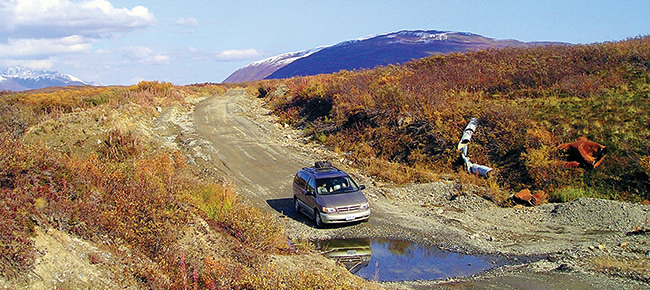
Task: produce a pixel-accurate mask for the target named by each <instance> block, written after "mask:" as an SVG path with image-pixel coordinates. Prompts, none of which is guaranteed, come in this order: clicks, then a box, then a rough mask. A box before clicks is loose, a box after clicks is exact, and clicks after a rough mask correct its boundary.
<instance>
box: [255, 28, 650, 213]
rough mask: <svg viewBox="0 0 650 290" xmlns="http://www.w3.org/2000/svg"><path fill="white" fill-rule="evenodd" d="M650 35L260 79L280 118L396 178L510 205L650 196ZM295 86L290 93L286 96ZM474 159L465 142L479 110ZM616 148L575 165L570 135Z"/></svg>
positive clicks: (371, 170) (263, 94)
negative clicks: (517, 198)
mask: <svg viewBox="0 0 650 290" xmlns="http://www.w3.org/2000/svg"><path fill="white" fill-rule="evenodd" d="M649 68H650V37H648V36H643V37H636V38H631V39H627V40H624V41H619V42H608V43H596V44H590V45H551V46H533V47H529V48H504V49H487V50H480V51H473V52H468V53H453V54H448V55H434V56H431V57H428V58H424V59H420V60H415V61H412V62H409V63H405V64H402V65H389V66H386V67H379V68H376V69H372V70H361V71H341V72H339V73H335V74H331V75H317V76H310V77H296V78H292V79H287V80H268V81H262V82H258V83H253V84H251V86H252V87H251V88H252V89H251V91H253V90H254V91H256V93H257V95H258V96H259V97H262V98H265V100H266V102H267V103H268V104H269V106H270V107H271V108H272V110H273V112H274V114H276V115H277V116H279V118H280V121H281V122H283V123H286V124H290V125H292V126H294V127H296V128H302V129H303V130H304V131H305V133H306V134H307V135H308V136H310V137H311V138H312V140H315V141H318V142H322V143H323V144H325V145H327V146H329V147H330V148H332V149H333V150H335V151H337V152H341V153H344V154H345V156H346V157H347V158H349V159H351V160H352V161H353V162H354V163H355V164H356V165H357V166H359V167H361V168H363V169H364V170H365V171H366V172H368V173H370V174H372V175H375V176H377V177H378V178H381V179H384V180H387V181H392V182H396V183H407V182H427V181H432V180H436V179H438V178H440V177H441V176H442V175H445V176H450V175H451V176H456V179H457V180H460V181H461V182H462V183H465V184H477V185H481V186H483V187H485V188H488V189H489V190H488V192H487V193H484V196H485V197H486V198H489V199H492V200H494V201H495V202H497V203H499V204H506V203H508V197H510V196H511V194H512V193H514V192H517V191H519V190H522V189H529V190H531V191H545V192H546V193H547V195H548V196H549V199H550V200H551V201H569V200H573V199H576V198H580V197H598V198H608V199H617V200H627V201H636V202H645V203H647V202H648V199H650V180H649V178H648V176H649V174H650V153H648V152H650V150H649V149H650V141H649V140H650V139H649V138H648V137H649V135H650V98H649V94H650V83H649V80H650V71H649ZM285 92H286V93H285ZM472 117H477V118H478V119H479V127H478V129H477V132H476V133H475V134H474V136H473V137H472V143H471V144H470V145H469V157H470V158H471V160H472V162H474V163H478V164H483V165H487V166H490V167H492V168H495V169H496V170H495V171H494V172H492V173H494V174H492V173H491V174H492V175H491V176H490V177H488V178H480V177H476V176H472V175H470V174H467V173H466V172H464V168H463V163H462V160H461V159H460V157H459V156H460V154H459V152H458V151H456V146H455V145H456V144H457V142H458V140H459V138H460V136H461V134H462V130H463V128H464V127H465V126H466V125H467V122H468V121H469V120H470V119H471V118H472ZM581 136H584V137H587V138H588V139H589V140H592V141H595V142H598V143H600V144H602V145H605V146H606V147H607V149H608V154H607V156H606V157H605V159H604V162H603V163H602V164H601V166H599V167H598V168H595V169H594V168H578V169H576V168H565V167H563V166H562V163H561V162H557V161H559V160H562V159H563V158H564V157H565V156H562V153H561V152H558V150H557V146H558V145H559V144H561V143H567V142H573V141H575V140H576V139H577V138H578V137H581Z"/></svg>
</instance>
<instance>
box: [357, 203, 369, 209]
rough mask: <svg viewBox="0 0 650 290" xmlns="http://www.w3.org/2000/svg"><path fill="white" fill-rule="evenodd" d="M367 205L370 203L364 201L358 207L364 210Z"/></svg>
mask: <svg viewBox="0 0 650 290" xmlns="http://www.w3.org/2000/svg"><path fill="white" fill-rule="evenodd" d="M369 207H370V204H369V203H367V202H366V203H364V204H361V206H359V208H360V209H361V210H366V209H368V208H369Z"/></svg>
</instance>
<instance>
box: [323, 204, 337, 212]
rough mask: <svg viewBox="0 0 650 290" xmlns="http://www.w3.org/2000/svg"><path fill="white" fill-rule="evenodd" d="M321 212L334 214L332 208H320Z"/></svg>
mask: <svg viewBox="0 0 650 290" xmlns="http://www.w3.org/2000/svg"><path fill="white" fill-rule="evenodd" d="M321 211H322V212H324V213H335V212H336V208H333V207H325V206H324V207H322V208H321Z"/></svg>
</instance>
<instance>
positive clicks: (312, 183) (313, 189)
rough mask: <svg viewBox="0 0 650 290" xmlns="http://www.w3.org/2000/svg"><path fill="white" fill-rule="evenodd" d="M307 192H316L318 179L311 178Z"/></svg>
mask: <svg viewBox="0 0 650 290" xmlns="http://www.w3.org/2000/svg"><path fill="white" fill-rule="evenodd" d="M307 190H309V191H311V192H316V179H314V178H313V177H312V178H309V186H308V187H307Z"/></svg>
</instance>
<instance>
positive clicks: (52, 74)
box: [0, 66, 95, 92]
mask: <svg viewBox="0 0 650 290" xmlns="http://www.w3.org/2000/svg"><path fill="white" fill-rule="evenodd" d="M88 85H95V84H94V83H91V82H86V81H83V80H81V79H80V78H77V77H75V76H73V75H70V74H66V73H61V72H58V71H45V70H32V69H29V68H26V67H22V66H15V67H9V68H6V69H4V71H2V73H1V74H0V90H7V91H16V92H21V91H27V90H34V89H42V88H47V87H60V86H88Z"/></svg>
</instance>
